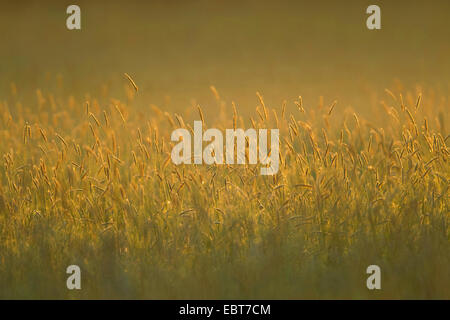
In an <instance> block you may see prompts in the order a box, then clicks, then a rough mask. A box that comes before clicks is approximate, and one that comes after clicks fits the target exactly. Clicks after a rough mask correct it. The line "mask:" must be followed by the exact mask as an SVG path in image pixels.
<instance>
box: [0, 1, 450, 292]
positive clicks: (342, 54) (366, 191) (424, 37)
mask: <svg viewBox="0 0 450 320" xmlns="http://www.w3.org/2000/svg"><path fill="white" fill-rule="evenodd" d="M75 3H76V4H78V5H79V6H80V7H81V20H82V22H81V23H82V30H80V31H69V30H67V29H66V24H65V20H66V18H67V14H66V13H65V11H66V8H67V6H68V5H70V4H75ZM370 4H379V5H380V7H381V19H382V29H381V30H377V31H370V30H368V29H367V28H366V24H365V21H366V18H367V15H366V13H365V10H366V8H367V6H368V5H370ZM449 12H450V3H449V2H448V1H433V2H429V1H395V3H394V1H370V2H369V1H345V4H344V3H343V2H337V1H315V2H314V3H313V2H311V1H157V2H155V1H150V2H148V3H146V4H144V2H143V1H74V2H73V3H72V2H69V1H20V2H12V1H10V2H9V3H8V2H4V3H2V4H1V5H0V40H1V42H0V61H1V62H0V154H1V156H2V163H1V166H0V298H144V299H159V298H166V299H172V298H173V299H182V298H185V299H194V298H198V299H214V298H218V299H220V298H233V299H239V298H254V299H258V298H267V299H270V298H273V299H278V298H286V299H302V298H313V299H316V298H318V299H321V298H344V299H351V298H357V299H358V298H369V299H379V298H407V299H416V298H426V299H435V298H440V299H450V289H449V288H450V271H449V270H450V269H449V263H450V245H449V239H450V226H449V222H450V221H449V217H450V214H449V211H450V209H449V204H450V200H449V179H450V175H449V173H450V163H449V161H450V158H449V154H450V153H449V152H450V149H449V146H450V139H449V134H450V130H449V129H450V127H449V122H448V121H449V116H448V111H449V108H450V100H449V99H450V77H449V76H450V59H449V58H448V57H449V56H450V42H449V40H448V39H450V13H449ZM124 73H127V74H129V75H130V76H131V77H132V78H133V80H134V81H135V82H136V84H137V86H138V87H139V90H138V91H137V92H136V91H135V90H134V88H133V87H132V86H131V85H130V82H129V81H128V80H127V79H126V78H125V77H124ZM200 113H201V114H202V117H204V122H205V124H204V126H205V127H209V128H212V127H214V128H219V129H221V130H225V129H226V128H233V127H234V126H237V127H238V128H245V129H248V128H252V127H254V128H269V129H272V128H279V129H280V159H281V164H280V170H279V172H278V174H277V175H275V176H261V175H259V165H231V166H227V165H220V166H217V165H213V166H207V165H182V166H175V165H174V164H172V162H171V161H170V151H171V149H172V146H173V143H172V142H171V141H170V134H171V132H172V131H173V130H174V129H176V128H178V127H186V128H189V126H193V121H194V120H200V117H201V116H200ZM204 145H205V144H204ZM71 264H75V265H79V266H80V268H81V270H82V290H73V291H69V290H67V288H66V278H67V277H68V275H67V274H66V267H67V266H68V265H71ZM372 264H375V265H379V266H380V267H381V272H382V290H373V291H370V290H368V289H367V288H366V278H367V277H368V275H367V274H366V268H367V266H369V265H372Z"/></svg>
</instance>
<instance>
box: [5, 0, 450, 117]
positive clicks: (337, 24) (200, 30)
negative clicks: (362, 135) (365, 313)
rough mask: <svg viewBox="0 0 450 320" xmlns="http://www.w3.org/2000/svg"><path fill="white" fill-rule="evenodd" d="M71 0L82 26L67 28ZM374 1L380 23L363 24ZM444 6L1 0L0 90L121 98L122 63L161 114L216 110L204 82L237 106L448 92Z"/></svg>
mask: <svg viewBox="0 0 450 320" xmlns="http://www.w3.org/2000/svg"><path fill="white" fill-rule="evenodd" d="M70 4H77V5H79V6H80V8H81V25H82V29H81V30H74V31H70V30H68V29H67V28H66V19H67V17H68V15H67V14H66V8H67V6H68V5H70ZM370 4H377V5H379V6H380V7H381V24H382V29H381V30H373V31H372V30H368V29H367V28H366V19H367V17H368V15H367V14H366V8H367V7H368V6H369V5H370ZM449 12H450V2H449V1H447V0H443V1H432V2H430V1H345V2H342V1H314V2H312V1H261V0H259V1H230V0H227V1H146V2H144V1H92V0H90V1H82V0H77V1H2V3H1V5H0V37H1V47H0V61H1V63H0V74H1V77H0V93H1V92H6V91H8V92H9V90H10V86H11V83H12V82H14V83H15V84H16V86H17V90H18V91H19V93H21V94H22V96H26V95H34V94H35V90H36V88H41V89H42V90H43V91H44V92H45V91H46V90H52V92H58V90H59V92H61V94H65V95H67V94H73V95H74V96H75V97H79V98H80V99H82V98H83V97H84V96H86V95H88V94H89V95H102V96H104V97H105V99H106V97H115V98H117V99H124V96H125V91H124V90H123V86H124V85H125V84H126V80H124V77H123V73H124V72H127V73H128V74H130V75H131V76H132V77H133V78H134V80H135V81H136V83H137V84H138V86H139V88H140V93H139V95H138V96H137V97H136V99H137V100H136V101H137V103H142V105H143V106H145V105H148V104H150V103H151V104H156V105H158V106H160V107H163V108H164V109H166V110H167V111H169V112H172V111H177V110H180V109H185V108H186V107H189V106H190V105H191V104H192V103H200V104H201V105H202V107H203V108H205V109H206V112H209V113H210V114H212V113H213V112H214V109H213V106H216V104H214V103H213V102H214V97H213V95H212V94H211V92H210V90H209V86H210V85H214V86H215V87H216V88H217V90H218V91H219V93H220V94H221V96H222V97H223V98H224V99H225V100H228V101H230V100H234V101H235V102H236V103H237V104H238V107H239V108H240V110H245V109H247V108H249V109H251V110H254V107H255V105H256V102H257V98H256V95H255V92H256V91H260V92H261V93H262V94H263V96H264V99H265V101H266V104H267V105H269V106H271V107H278V106H280V105H281V103H282V101H283V100H284V99H286V100H287V101H288V102H290V101H293V99H295V98H296V97H298V95H302V96H303V99H304V101H305V104H306V105H310V104H313V103H314V104H315V103H316V102H317V101H318V97H319V96H324V100H325V103H330V102H331V101H333V100H334V99H337V100H338V101H339V103H340V104H343V105H351V106H352V107H353V108H355V109H358V110H360V111H361V112H364V109H365V106H366V105H367V102H368V101H371V100H373V99H376V95H378V94H382V93H383V91H384V89H385V88H390V89H391V90H393V91H395V90H403V89H404V88H405V87H406V88H408V89H411V88H415V86H417V85H419V86H420V85H422V84H426V85H427V86H432V87H433V88H435V89H436V90H442V91H443V92H445V93H447V92H448V88H449V75H450V61H449V59H448V57H449V56H450V43H449V39H450V19H449V18H450V16H449V15H450V14H449ZM30 89H32V90H30ZM100 98H101V97H100ZM425 98H426V97H425ZM106 101H107V100H105V101H104V103H106ZM294 107H295V106H294Z"/></svg>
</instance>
